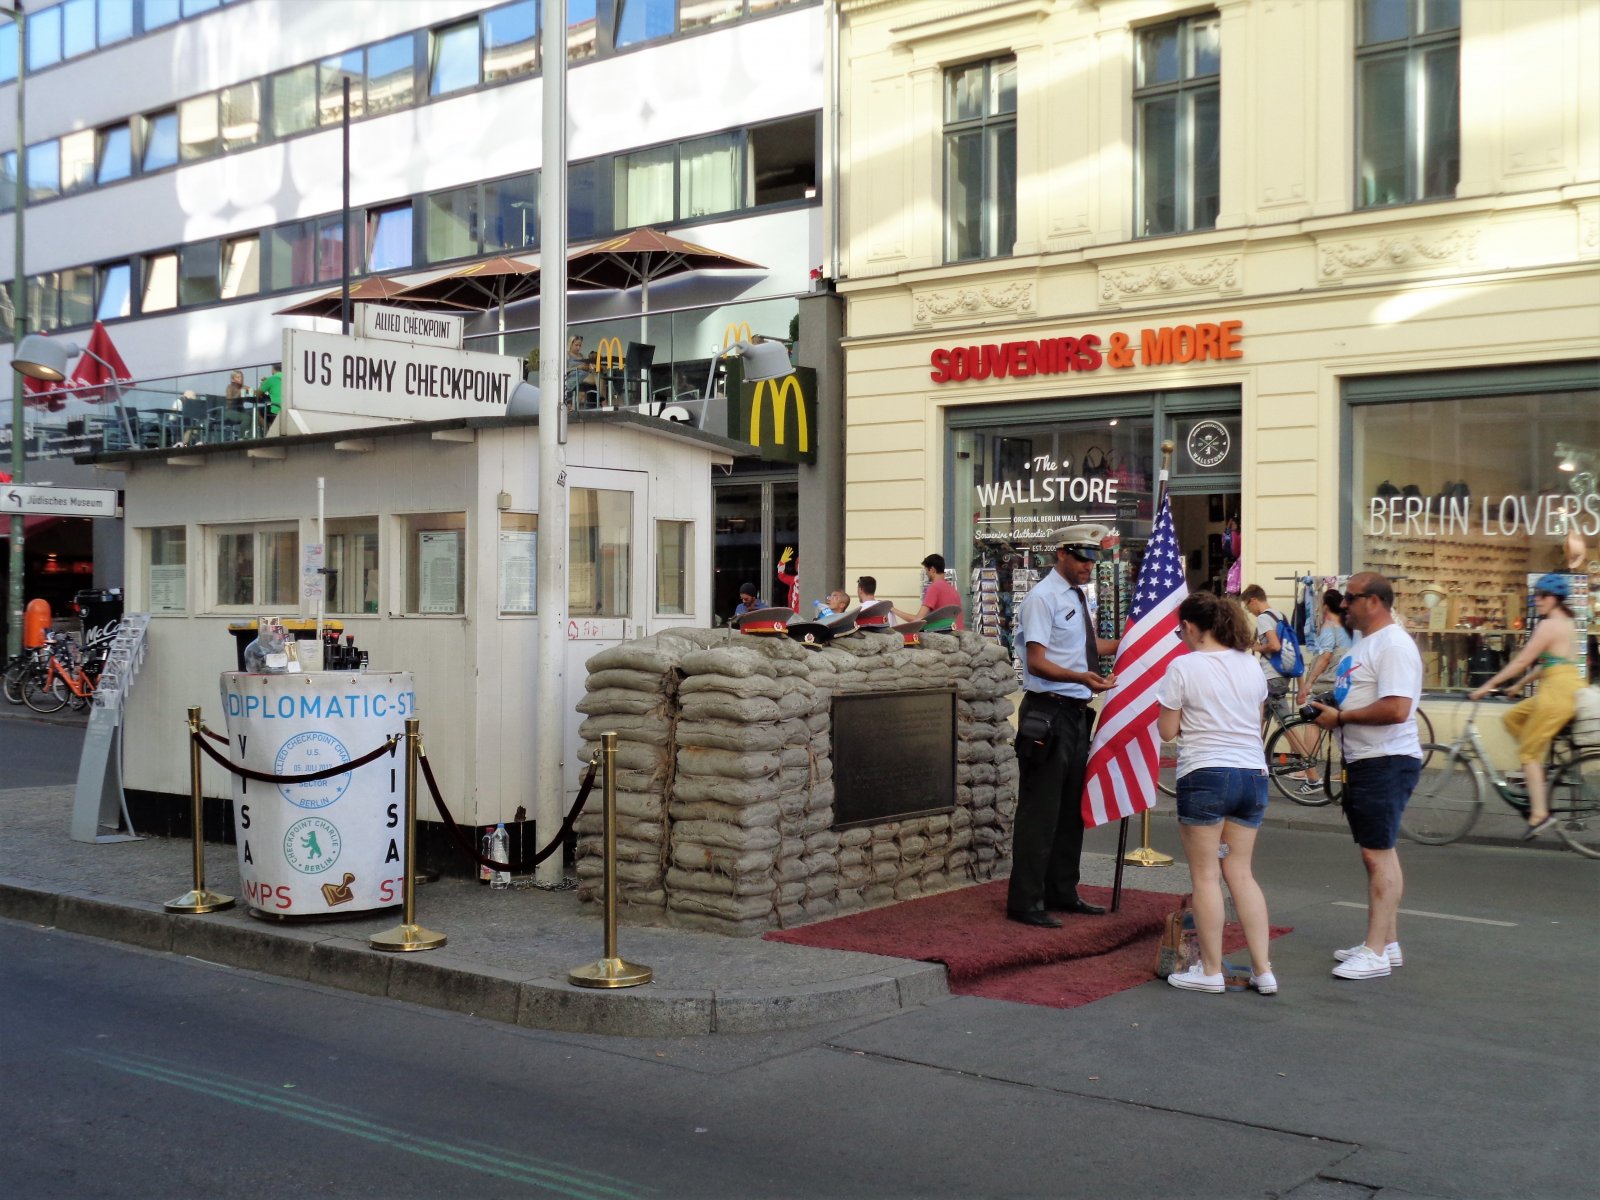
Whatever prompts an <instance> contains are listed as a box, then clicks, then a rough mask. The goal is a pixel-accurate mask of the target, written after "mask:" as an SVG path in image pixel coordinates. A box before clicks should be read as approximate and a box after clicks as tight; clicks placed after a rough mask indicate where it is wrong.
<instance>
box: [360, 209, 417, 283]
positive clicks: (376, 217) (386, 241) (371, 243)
mask: <svg viewBox="0 0 1600 1200" xmlns="http://www.w3.org/2000/svg"><path fill="white" fill-rule="evenodd" d="M411 259H412V243H411V202H410V201H409V200H408V201H407V202H406V203H404V204H391V205H389V206H388V207H387V208H369V209H368V210H367V262H366V269H367V270H368V271H377V272H382V271H398V270H401V269H402V268H404V267H409V266H410V265H411Z"/></svg>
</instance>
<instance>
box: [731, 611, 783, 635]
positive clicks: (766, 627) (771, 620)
mask: <svg viewBox="0 0 1600 1200" xmlns="http://www.w3.org/2000/svg"><path fill="white" fill-rule="evenodd" d="M793 620H794V609H792V608H758V609H754V610H753V611H751V612H747V613H742V614H740V615H739V616H737V617H734V618H733V621H732V624H733V626H734V628H736V629H738V631H739V632H740V633H754V634H763V635H771V634H781V633H784V632H785V631H787V630H788V628H789V622H790V621H793Z"/></svg>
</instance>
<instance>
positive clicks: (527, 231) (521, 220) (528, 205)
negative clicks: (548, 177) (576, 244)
mask: <svg viewBox="0 0 1600 1200" xmlns="http://www.w3.org/2000/svg"><path fill="white" fill-rule="evenodd" d="M483 214H484V215H483V252H484V253H485V254H494V253H498V252H500V251H505V250H510V251H517V250H521V249H524V248H525V247H528V246H537V245H538V244H539V173H538V172H537V171H535V172H533V173H532V174H531V175H515V176H513V177H512V178H510V179H500V180H496V181H495V182H494V183H486V184H484V185H483Z"/></svg>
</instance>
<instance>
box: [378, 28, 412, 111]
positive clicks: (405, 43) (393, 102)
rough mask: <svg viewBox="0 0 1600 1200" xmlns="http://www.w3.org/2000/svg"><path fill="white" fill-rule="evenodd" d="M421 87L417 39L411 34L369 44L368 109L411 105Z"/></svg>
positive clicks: (385, 109) (386, 108)
mask: <svg viewBox="0 0 1600 1200" xmlns="http://www.w3.org/2000/svg"><path fill="white" fill-rule="evenodd" d="M416 87H417V40H416V38H414V37H413V36H412V35H411V34H409V33H407V34H403V35H402V36H400V37H397V38H390V39H389V40H388V41H387V42H379V43H378V44H377V45H375V46H369V47H368V48H367V111H368V112H369V113H373V114H377V113H386V112H394V111H395V110H396V109H401V108H408V107H410V105H411V102H412V99H413V97H414V96H415V94H416Z"/></svg>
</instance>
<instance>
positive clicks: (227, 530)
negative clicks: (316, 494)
mask: <svg viewBox="0 0 1600 1200" xmlns="http://www.w3.org/2000/svg"><path fill="white" fill-rule="evenodd" d="M299 545H300V538H299V535H298V534H297V533H296V532H295V528H294V526H293V525H290V524H274V525H243V526H227V527H218V528H213V529H212V531H211V546H212V550H213V554H212V563H213V565H214V568H215V575H214V579H215V587H216V591H215V593H214V598H213V607H214V608H215V609H217V610H218V611H227V610H244V611H250V612H258V611H260V610H261V609H264V608H266V609H274V610H282V609H292V610H296V611H297V610H298V608H299V604H300V563H299Z"/></svg>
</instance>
